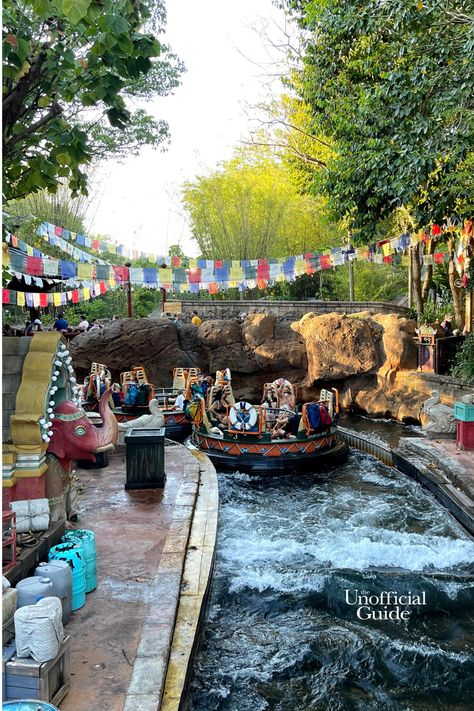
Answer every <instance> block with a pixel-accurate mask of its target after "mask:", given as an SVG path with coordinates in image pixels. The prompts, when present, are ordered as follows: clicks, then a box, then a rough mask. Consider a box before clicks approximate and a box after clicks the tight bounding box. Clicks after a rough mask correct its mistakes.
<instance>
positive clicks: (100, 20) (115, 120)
mask: <svg viewBox="0 0 474 711" xmlns="http://www.w3.org/2000/svg"><path fill="white" fill-rule="evenodd" d="M165 18H166V14H165V9H164V4H163V2H162V0H153V1H152V0H142V1H141V2H134V1H133V0H75V2H72V1H71V0H25V1H24V2H22V3H18V2H14V1H13V0H7V1H6V2H5V3H4V5H3V26H4V32H3V53H4V69H3V155H4V189H5V194H6V198H7V199H11V198H18V197H24V196H25V195H28V194H29V193H32V192H35V191H37V190H41V189H43V188H46V189H48V190H49V191H51V192H54V191H55V190H56V189H57V187H58V184H59V182H60V181H61V180H64V179H67V181H68V183H69V186H70V188H71V190H72V192H73V194H74V195H76V194H78V193H80V192H85V191H86V186H87V177H86V175H85V173H84V172H83V171H82V170H81V167H82V166H84V165H86V164H87V163H89V162H90V161H91V160H92V158H93V157H104V156H106V155H110V154H115V153H117V154H119V155H125V154H127V153H129V152H131V151H136V150H138V148H139V147H140V146H141V145H143V144H145V143H148V144H151V145H154V146H157V145H160V144H161V143H162V142H163V140H164V139H165V138H166V137H167V135H168V128H167V125H166V123H165V122H163V121H156V120H155V119H153V118H152V117H151V116H149V115H147V114H146V113H145V112H144V111H143V109H140V108H138V109H136V110H135V111H132V110H131V109H130V108H129V105H128V104H127V99H132V98H133V99H140V98H150V97H151V96H153V95H154V94H160V95H166V94H167V93H169V91H171V89H172V88H173V87H175V86H176V85H177V84H178V81H179V75H180V73H181V72H182V70H183V67H182V65H181V63H180V62H179V60H177V58H176V57H175V56H174V55H173V54H172V53H171V52H170V50H169V48H168V46H167V45H165V44H163V43H162V42H160V41H159V39H158V37H157V34H159V33H160V32H162V31H163V26H164V22H165ZM129 103H130V102H129Z"/></svg>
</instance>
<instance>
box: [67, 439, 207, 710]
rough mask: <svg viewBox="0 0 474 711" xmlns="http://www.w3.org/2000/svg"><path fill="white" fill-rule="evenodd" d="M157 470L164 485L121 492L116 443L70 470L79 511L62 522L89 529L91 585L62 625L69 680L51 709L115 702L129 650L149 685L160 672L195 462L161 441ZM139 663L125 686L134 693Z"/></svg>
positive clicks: (122, 690)
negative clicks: (92, 464)
mask: <svg viewBox="0 0 474 711" xmlns="http://www.w3.org/2000/svg"><path fill="white" fill-rule="evenodd" d="M165 471H166V475H167V479H166V485H165V488H164V490H141V491H140V490H127V491H126V490H125V489H124V485H125V448H122V447H121V448H119V449H118V451H117V452H115V453H114V454H113V456H112V457H111V459H110V464H109V466H108V467H106V468H104V469H97V470H84V469H78V470H77V476H78V479H79V481H80V482H81V484H82V485H83V487H84V492H83V494H82V495H81V496H80V497H79V505H80V509H81V514H82V518H81V521H80V523H78V524H75V525H74V526H70V527H73V528H85V529H90V530H93V531H94V532H95V535H96V545H97V567H98V587H97V589H96V590H95V591H94V592H91V593H89V594H88V595H87V601H86V605H85V606H84V607H83V608H82V609H80V610H77V611H76V612H75V613H73V617H72V620H71V621H70V622H69V624H68V625H67V627H66V631H67V633H68V634H69V635H70V636H71V687H70V691H69V693H68V695H67V696H66V697H65V699H64V700H63V701H62V702H61V704H60V709H61V711H92V710H94V711H95V710H97V711H99V710H102V709H107V711H122V709H123V707H124V704H125V699H126V695H127V692H128V693H130V690H129V685H130V683H131V681H132V674H133V672H134V664H135V662H136V660H137V659H138V658H140V659H141V667H140V668H141V670H142V671H143V670H144V669H145V668H146V661H148V664H149V665H150V666H152V665H153V667H154V672H156V673H159V675H160V678H159V679H158V681H156V680H155V682H154V690H155V691H156V689H157V685H159V684H160V683H162V679H161V676H163V679H164V674H165V671H166V664H167V659H168V656H169V651H170V645H171V638H172V634H173V629H174V620H175V616H176V612H177V606H178V601H179V588H180V584H181V575H182V568H183V564H184V559H185V555H186V546H187V541H188V537H189V532H190V527H191V521H192V514H193V508H194V503H195V499H196V495H197V490H198V486H199V463H198V461H197V460H196V459H195V458H194V457H193V455H192V454H191V453H190V452H189V451H188V450H186V449H185V448H184V447H181V446H179V445H173V444H171V445H170V446H167V447H166V449H165ZM160 566H161V572H160ZM159 572H160V574H159ZM157 580H158V583H157ZM168 593H169V594H168ZM144 622H145V626H144ZM155 623H156V626H154V625H155ZM157 655H159V657H160V659H161V669H158V667H160V664H159V663H158V658H157ZM139 666H140V665H138V664H136V665H135V674H134V684H138V688H135V689H132V691H133V692H134V693H141V689H140V677H141V676H142V674H138V675H137V670H138V671H140V670H139ZM145 676H146V675H145ZM156 693H158V692H156ZM147 708H148V707H147Z"/></svg>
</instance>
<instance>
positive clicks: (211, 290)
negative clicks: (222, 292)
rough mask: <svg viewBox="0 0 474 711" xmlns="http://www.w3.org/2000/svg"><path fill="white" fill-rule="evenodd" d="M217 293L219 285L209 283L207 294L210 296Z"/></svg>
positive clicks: (213, 282) (214, 282) (212, 282)
mask: <svg viewBox="0 0 474 711" xmlns="http://www.w3.org/2000/svg"><path fill="white" fill-rule="evenodd" d="M218 291H219V285H218V283H217V282H216V281H211V282H209V286H208V292H209V293H210V294H217V293H218Z"/></svg>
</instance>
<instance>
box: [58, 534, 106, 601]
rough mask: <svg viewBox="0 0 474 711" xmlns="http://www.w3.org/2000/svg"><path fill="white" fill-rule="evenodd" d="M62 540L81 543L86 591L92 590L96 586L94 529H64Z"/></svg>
mask: <svg viewBox="0 0 474 711" xmlns="http://www.w3.org/2000/svg"><path fill="white" fill-rule="evenodd" d="M62 540H63V541H74V542H76V543H81V544H82V547H83V548H84V556H85V564H86V593H89V592H92V590H95V589H96V587H97V549H96V545H95V533H94V531H87V530H85V529H77V530H74V529H71V530H69V531H66V533H65V534H64V536H63V538H62Z"/></svg>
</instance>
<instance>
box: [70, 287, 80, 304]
mask: <svg viewBox="0 0 474 711" xmlns="http://www.w3.org/2000/svg"><path fill="white" fill-rule="evenodd" d="M72 303H73V304H78V303H79V289H73V292H72Z"/></svg>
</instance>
